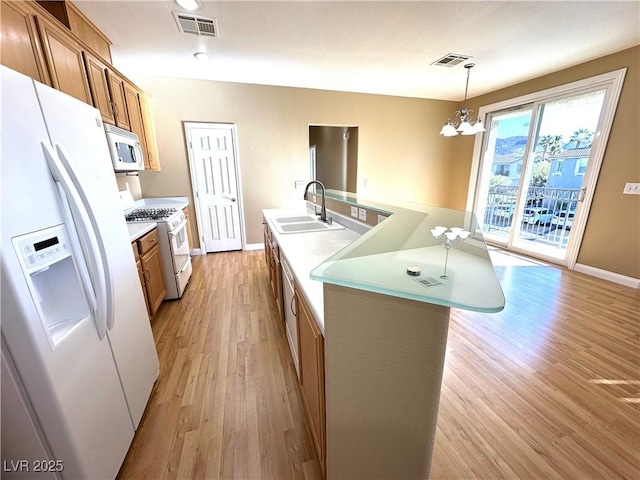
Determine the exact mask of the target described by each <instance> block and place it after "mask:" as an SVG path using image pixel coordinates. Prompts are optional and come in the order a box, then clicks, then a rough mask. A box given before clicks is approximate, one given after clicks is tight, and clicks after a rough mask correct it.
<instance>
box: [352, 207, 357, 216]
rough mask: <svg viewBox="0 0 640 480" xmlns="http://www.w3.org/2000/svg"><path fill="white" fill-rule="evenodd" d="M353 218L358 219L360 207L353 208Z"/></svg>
mask: <svg viewBox="0 0 640 480" xmlns="http://www.w3.org/2000/svg"><path fill="white" fill-rule="evenodd" d="M351 216H352V217H353V218H358V207H351Z"/></svg>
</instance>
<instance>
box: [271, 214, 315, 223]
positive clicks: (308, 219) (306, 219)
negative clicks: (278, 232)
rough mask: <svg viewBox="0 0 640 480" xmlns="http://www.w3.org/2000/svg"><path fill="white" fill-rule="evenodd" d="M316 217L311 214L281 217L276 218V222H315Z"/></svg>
mask: <svg viewBox="0 0 640 480" xmlns="http://www.w3.org/2000/svg"><path fill="white" fill-rule="evenodd" d="M315 221H316V219H315V218H314V217H311V216H309V215H303V216H299V217H281V218H276V222H278V223H300V222H315Z"/></svg>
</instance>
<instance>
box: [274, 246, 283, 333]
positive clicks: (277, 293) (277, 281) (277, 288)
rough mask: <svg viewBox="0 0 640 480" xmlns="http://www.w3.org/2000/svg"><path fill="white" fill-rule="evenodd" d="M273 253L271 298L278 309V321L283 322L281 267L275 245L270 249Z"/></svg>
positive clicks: (277, 248) (277, 249)
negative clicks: (272, 297)
mask: <svg viewBox="0 0 640 480" xmlns="http://www.w3.org/2000/svg"><path fill="white" fill-rule="evenodd" d="M272 252H273V283H272V284H271V287H272V288H273V296H274V298H275V299H276V306H277V307H278V314H279V315H280V320H282V321H283V322H284V307H283V305H282V302H283V300H282V266H281V264H280V256H279V253H280V251H279V247H278V246H277V245H275V246H274V247H273V248H272Z"/></svg>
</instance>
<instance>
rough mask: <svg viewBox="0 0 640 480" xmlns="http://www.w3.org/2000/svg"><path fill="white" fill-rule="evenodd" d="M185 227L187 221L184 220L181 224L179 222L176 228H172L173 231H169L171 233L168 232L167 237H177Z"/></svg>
mask: <svg viewBox="0 0 640 480" xmlns="http://www.w3.org/2000/svg"><path fill="white" fill-rule="evenodd" d="M186 226H187V220H186V219H185V220H183V221H182V222H180V223H179V224H178V226H177V227H176V228H174V229H173V230H171V231H170V232H169V235H170V236H171V237H175V236H176V235H178V233H180V230H182V229H183V228H184V227H186Z"/></svg>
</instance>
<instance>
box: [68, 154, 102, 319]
mask: <svg viewBox="0 0 640 480" xmlns="http://www.w3.org/2000/svg"><path fill="white" fill-rule="evenodd" d="M56 151H57V152H58V158H59V159H60V162H61V163H62V165H63V166H64V168H65V170H66V172H67V173H68V178H69V179H70V180H71V182H72V185H73V187H74V190H75V191H76V192H77V193H78V200H79V201H80V203H79V205H81V206H82V208H83V209H84V211H85V212H86V213H87V215H86V217H87V219H88V220H89V223H87V224H86V228H87V230H88V231H89V232H90V235H91V237H92V238H93V239H94V242H93V243H92V244H91V251H92V255H93V257H94V258H96V266H97V268H98V272H96V273H97V274H98V278H99V280H98V285H99V292H100V294H99V297H98V298H100V299H101V300H102V305H103V308H101V309H100V312H101V314H102V318H103V320H102V321H101V323H102V325H103V327H104V325H106V328H108V329H109V330H111V329H112V328H113V324H114V315H113V312H114V305H113V278H112V277H111V271H110V269H109V258H108V257H107V251H106V248H105V245H104V239H103V238H102V235H101V233H100V229H99V227H98V221H97V219H96V217H95V214H94V212H93V209H92V208H91V204H90V203H89V200H88V197H87V194H86V192H85V191H84V188H83V186H82V184H81V183H80V181H79V180H78V177H77V176H76V174H75V172H74V170H73V168H71V162H69V155H68V154H67V152H66V150H65V148H64V146H63V145H60V144H56Z"/></svg>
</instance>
